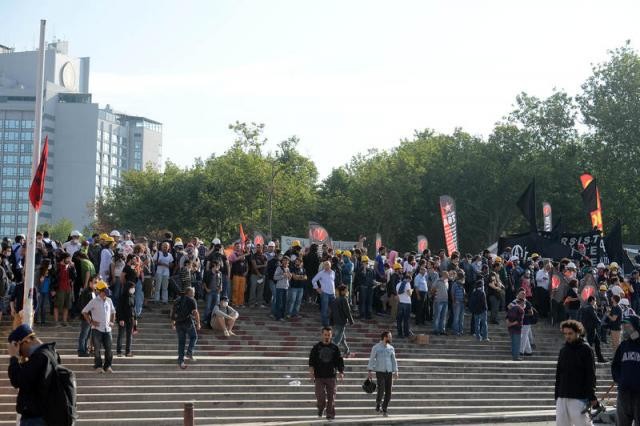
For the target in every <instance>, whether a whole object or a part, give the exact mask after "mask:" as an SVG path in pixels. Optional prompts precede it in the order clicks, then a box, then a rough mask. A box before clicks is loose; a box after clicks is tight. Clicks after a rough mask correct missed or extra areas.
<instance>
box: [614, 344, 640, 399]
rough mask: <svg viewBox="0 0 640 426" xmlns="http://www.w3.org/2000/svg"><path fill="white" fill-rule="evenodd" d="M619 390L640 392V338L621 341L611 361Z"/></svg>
mask: <svg viewBox="0 0 640 426" xmlns="http://www.w3.org/2000/svg"><path fill="white" fill-rule="evenodd" d="M611 375H612V376H613V380H614V381H615V382H616V383H617V384H618V390H622V391H628V392H640V339H635V340H625V341H623V342H622V343H620V346H618V349H617V350H616V354H615V355H614V357H613V362H612V363H611Z"/></svg>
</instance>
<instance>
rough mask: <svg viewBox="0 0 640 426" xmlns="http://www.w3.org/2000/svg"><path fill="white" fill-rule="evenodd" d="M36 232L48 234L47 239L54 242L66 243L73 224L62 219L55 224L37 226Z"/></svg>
mask: <svg viewBox="0 0 640 426" xmlns="http://www.w3.org/2000/svg"><path fill="white" fill-rule="evenodd" d="M38 231H40V232H46V231H48V232H49V238H51V239H52V240H55V241H67V238H68V237H69V234H71V231H73V223H72V222H71V221H70V220H69V219H65V218H62V219H60V220H59V221H57V222H56V223H53V224H49V223H43V224H40V225H38Z"/></svg>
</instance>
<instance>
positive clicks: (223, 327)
mask: <svg viewBox="0 0 640 426" xmlns="http://www.w3.org/2000/svg"><path fill="white" fill-rule="evenodd" d="M239 316H240V315H239V314H238V312H237V311H236V310H235V309H233V308H232V307H231V306H229V298H228V297H226V296H222V297H221V298H220V304H218V305H216V307H215V308H214V309H213V315H212V316H211V328H213V329H214V330H216V331H222V332H223V333H224V335H225V336H227V337H228V336H235V335H236V334H235V333H234V332H233V326H234V325H235V324H236V320H237V319H238V317H239Z"/></svg>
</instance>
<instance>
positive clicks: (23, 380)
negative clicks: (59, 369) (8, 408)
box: [9, 343, 60, 419]
mask: <svg viewBox="0 0 640 426" xmlns="http://www.w3.org/2000/svg"><path fill="white" fill-rule="evenodd" d="M45 351H50V352H53V353H54V356H55V357H56V358H57V359H58V362H60V357H59V356H58V354H57V353H56V344H55V343H45V344H42V345H40V346H39V347H38V348H36V350H35V351H34V352H33V353H32V354H31V356H30V357H29V359H28V360H27V361H26V362H23V363H20V362H18V358H16V357H11V359H10V360H9V380H10V381H11V385H12V386H13V387H14V388H16V389H18V400H17V402H16V411H17V412H18V413H20V414H22V417H23V418H25V419H27V418H32V417H42V416H43V414H44V410H45V409H46V405H45V400H44V398H43V395H46V393H47V391H48V390H47V389H42V383H43V382H44V381H45V375H47V374H51V373H52V371H53V370H52V369H51V368H47V367H48V365H49V358H47V355H46V354H45V353H44V352H45Z"/></svg>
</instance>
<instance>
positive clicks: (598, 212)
mask: <svg viewBox="0 0 640 426" xmlns="http://www.w3.org/2000/svg"><path fill="white" fill-rule="evenodd" d="M593 180H594V179H593V176H591V175H590V174H589V173H583V174H582V175H580V183H581V184H582V189H583V190H585V189H587V186H589V184H590V183H591V181H593ZM596 207H597V208H596V209H595V210H592V211H591V212H590V216H591V226H593V227H594V228H597V229H598V230H599V231H600V232H603V231H604V229H603V226H602V203H601V201H600V190H599V189H598V187H597V186H596Z"/></svg>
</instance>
